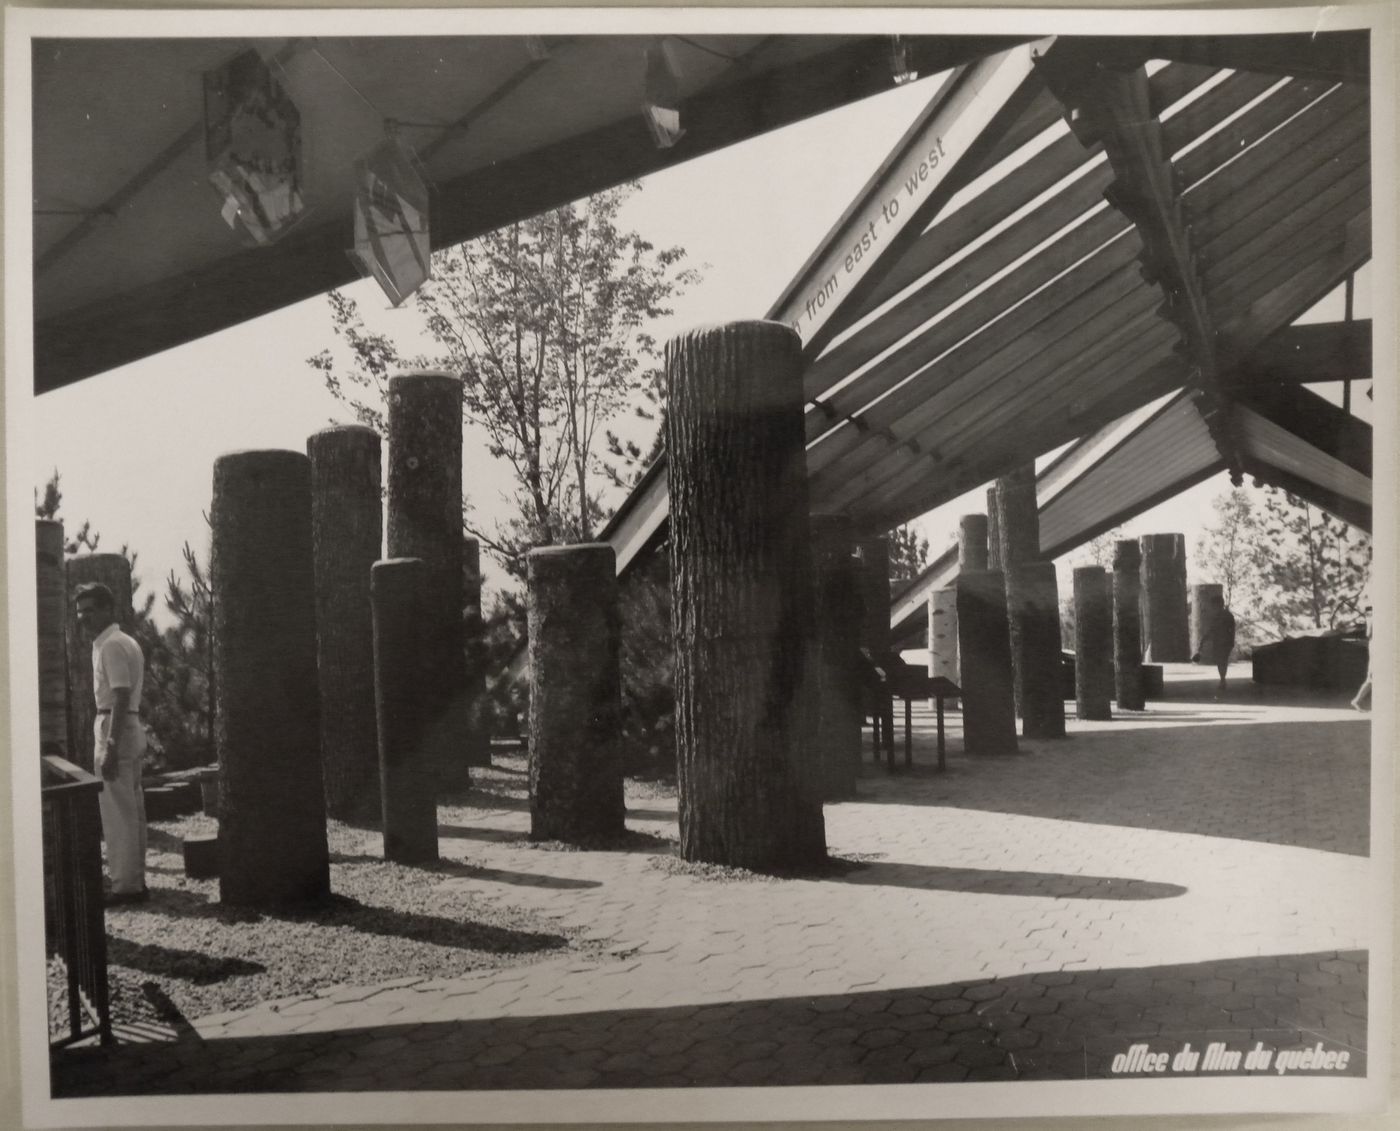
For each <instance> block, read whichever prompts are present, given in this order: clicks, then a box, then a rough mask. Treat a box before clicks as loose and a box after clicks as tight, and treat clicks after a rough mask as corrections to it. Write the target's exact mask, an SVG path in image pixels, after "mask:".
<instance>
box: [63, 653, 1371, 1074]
mask: <svg viewBox="0 0 1400 1131" xmlns="http://www.w3.org/2000/svg"><path fill="white" fill-rule="evenodd" d="M1173 674H1174V675H1176V676H1178V677H1180V678H1181V679H1185V678H1187V677H1190V676H1193V675H1194V674H1195V673H1194V672H1193V671H1192V670H1191V669H1184V670H1183V671H1180V672H1176V673H1173ZM1199 690H1200V688H1199V687H1198V686H1197V685H1196V684H1192V683H1185V682H1180V680H1178V681H1177V682H1174V683H1173V684H1172V685H1171V686H1170V687H1169V694H1175V695H1188V694H1193V693H1196V692H1199ZM1339 700H1340V701H1341V702H1344V697H1339V699H1328V700H1323V701H1322V702H1321V703H1320V704H1298V703H1296V702H1295V703H1293V704H1292V705H1276V704H1269V703H1265V702H1262V701H1260V700H1258V699H1257V698H1256V696H1255V694H1254V692H1253V689H1252V688H1250V687H1249V686H1248V685H1245V686H1243V687H1242V688H1240V689H1239V690H1237V691H1236V692H1234V693H1232V694H1231V695H1229V696H1227V697H1226V699H1225V700H1224V701H1215V700H1212V699H1210V698H1209V697H1208V693H1207V697H1206V698H1204V699H1203V700H1202V701H1192V700H1188V699H1183V698H1170V699H1168V700H1166V701H1165V702H1163V703H1161V704H1155V705H1153V706H1152V709H1151V710H1149V711H1147V712H1144V713H1141V714H1135V715H1132V716H1129V717H1123V718H1119V719H1117V720H1115V721H1114V722H1112V723H1097V724H1082V723H1073V722H1072V723H1071V728H1070V729H1071V733H1072V737H1071V738H1070V739H1067V740H1064V741H1059V742H1038V743H1023V754H1022V755H1020V756H1016V757H1006V758H996V759H969V758H967V757H965V756H963V755H962V754H961V742H960V736H959V735H958V733H957V729H956V716H953V720H954V726H953V728H952V734H951V744H950V754H951V757H950V762H949V771H948V772H947V773H946V774H938V773H936V772H934V770H933V761H934V755H933V752H932V746H933V743H932V733H931V732H932V719H931V714H930V712H928V711H919V712H917V714H916V719H915V724H916V767H915V770H914V772H912V773H901V774H895V775H886V774H885V773H884V771H877V770H874V769H868V771H867V775H866V777H865V778H864V779H863V780H862V782H861V786H860V794H859V798H858V799H857V800H854V801H850V802H842V803H839V804H833V805H829V806H828V807H827V809H826V819H827V838H828V843H829V845H830V848H831V851H832V853H833V855H834V856H835V857H836V858H837V860H836V866H835V867H834V868H833V870H832V872H831V873H830V874H828V875H825V876H822V877H820V878H813V879H783V880H775V879H767V878H735V877H734V876H733V875H732V874H730V875H728V876H716V875H714V874H707V873H706V871H705V870H704V869H694V868H689V867H687V866H685V865H682V864H680V863H679V862H678V861H676V860H675V859H674V858H668V857H663V856H658V855H655V854H654V853H652V852H651V851H649V850H642V851H631V852H546V851H540V850H538V849H535V848H532V847H530V846H529V845H528V844H527V843H526V842H525V839H524V838H525V829H526V827H527V822H528V814H526V813H522V812H520V811H518V810H508V811H507V810H502V811H500V812H497V813H493V814H491V815H489V816H488V817H487V818H485V819H484V820H482V821H480V822H479V823H478V824H477V825H474V826H473V827H471V828H458V829H455V830H447V835H445V836H444V841H443V844H444V851H445V852H447V853H450V854H452V855H454V856H457V857H459V858H461V859H463V860H466V861H467V862H469V863H470V864H471V865H472V866H473V867H474V868H475V869H476V870H475V871H474V872H473V874H470V875H464V876H454V877H452V878H449V879H446V880H445V881H444V886H447V885H453V884H470V885H472V887H473V888H474V890H476V891H477V892H483V891H484V892H491V893H493V894H494V896H495V898H499V899H501V900H506V901H509V903H510V904H511V905H513V906H516V907H521V908H525V909H532V910H534V911H535V912H536V913H538V914H541V915H543V916H545V917H547V918H549V919H552V920H555V921H557V922H558V923H559V924H560V925H561V926H567V927H582V928H585V929H586V932H587V941H588V942H590V943H591V944H593V946H594V950H593V951H592V952H590V953H587V954H582V955H581V954H580V953H574V954H571V955H568V956H565V957H561V958H553V959H549V960H546V961H542V962H538V963H535V964H533V965H528V966H518V967H514V968H511V969H507V970H495V971H490V972H486V973H482V974H480V975H477V976H471V977H465V978H456V979H445V980H437V981H434V980H425V979H402V980H400V981H398V982H390V983H387V984H383V985H379V986H343V987H335V988H332V989H328V990H324V991H321V992H319V993H316V994H312V995H306V996H304V997H300V998H294V999H287V1000H283V1001H279V1002H269V1003H264V1004H262V1005H260V1006H257V1007H255V1008H253V1009H249V1010H243V1011H239V1012H236V1013H231V1014H224V1015H219V1016H213V1017H205V1018H200V1019H197V1020H195V1021H194V1022H193V1026H192V1031H191V1032H188V1033H186V1034H185V1035H184V1036H182V1037H180V1038H179V1039H177V1040H173V1041H169V1042H165V1043H161V1044H146V1045H140V1046H123V1047H119V1048H117V1049H115V1050H105V1051H104V1050H92V1051H87V1050H84V1051H78V1052H73V1053H70V1054H67V1055H65V1056H63V1057H61V1058H60V1059H58V1060H57V1061H56V1062H55V1094H56V1095H94V1094H143V1093H179V1092H226V1091H248V1090H256V1091H288V1090H291V1091H301V1090H307V1091H318V1090H326V1091H330V1090H365V1089H367V1090H382V1089H394V1090H406V1089H455V1088H527V1087H528V1088H551V1087H554V1088H569V1087H595V1086H596V1087H631V1086H682V1085H741V1084H807V1083H877V1082H893V1081H899V1082H915V1081H957V1080H988V1079H1015V1078H1027V1079H1042V1078H1073V1077H1080V1078H1082V1077H1086V1076H1087V1077H1102V1076H1107V1075H1112V1074H1114V1073H1113V1060H1114V1057H1115V1056H1117V1055H1118V1054H1120V1053H1125V1052H1127V1050H1128V1048H1129V1046H1130V1045H1132V1044H1134V1043H1137V1042H1146V1043H1148V1044H1149V1046H1150V1048H1151V1050H1152V1051H1171V1052H1175V1051H1177V1050H1179V1049H1180V1048H1181V1047H1182V1045H1183V1044H1184V1043H1186V1042H1189V1043H1190V1044H1191V1045H1192V1047H1193V1048H1194V1049H1196V1050H1203V1049H1204V1048H1205V1047H1206V1045H1207V1044H1208V1043H1209V1042H1223V1043H1224V1044H1225V1045H1226V1046H1227V1048H1228V1049H1230V1050H1244V1051H1247V1050H1248V1049H1250V1048H1252V1047H1253V1046H1254V1044H1255V1042H1262V1043H1263V1044H1264V1045H1265V1046H1266V1047H1271V1048H1280V1049H1284V1048H1313V1047H1315V1046H1316V1045H1317V1043H1318V1042H1321V1043H1322V1044H1323V1045H1324V1046H1325V1050H1332V1051H1336V1052H1338V1053H1341V1052H1345V1053H1346V1054H1347V1061H1346V1067H1345V1069H1344V1071H1345V1072H1346V1073H1348V1074H1354V1073H1359V1072H1364V1070H1365V1052H1364V1050H1365V1036H1366V1022H1365V1017H1366V961H1367V956H1366V947H1367V942H1368V940H1367V929H1368V920H1367V915H1368V910H1369V902H1368V900H1369V897H1368V891H1369V888H1368V884H1369V882H1370V862H1369V860H1368V858H1367V856H1366V855H1365V854H1366V851H1367V837H1366V829H1367V825H1368V821H1369V808H1368V788H1367V787H1368V774H1369V759H1368V754H1367V750H1368V738H1369V731H1368V728H1367V726H1366V723H1365V720H1364V719H1363V718H1361V717H1358V716H1356V715H1355V714H1354V713H1352V712H1350V711H1347V710H1345V709H1344V708H1340V707H1338V706H1335V705H1334V704H1336V703H1337V702H1338V701H1339ZM628 825H629V827H631V828H633V829H636V830H640V831H645V832H653V833H658V834H663V835H665V834H668V835H671V836H674V835H675V803H674V801H655V802H646V803H644V807H643V806H641V805H635V806H633V807H632V809H631V810H630V811H629V814H628ZM1202 1071H1203V1072H1204V1071H1205V1070H1204V1069H1202ZM1270 1071H1274V1069H1272V1068H1271V1069H1270Z"/></svg>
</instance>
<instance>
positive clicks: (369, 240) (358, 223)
mask: <svg viewBox="0 0 1400 1131" xmlns="http://www.w3.org/2000/svg"><path fill="white" fill-rule="evenodd" d="M354 213H355V246H354V247H353V248H351V249H350V258H351V260H352V261H353V262H354V264H355V266H356V267H357V268H358V269H359V271H360V274H362V275H365V276H373V278H374V280H375V282H377V283H378V284H379V286H380V288H381V289H382V290H383V291H384V293H385V294H386V295H387V296H388V298H389V301H390V302H391V303H393V304H394V305H395V306H398V305H399V304H400V303H401V302H403V300H404V299H406V298H408V297H409V295H411V294H413V292H414V291H416V290H417V289H418V288H419V287H421V286H422V285H423V284H424V283H425V282H427V281H428V279H429V278H431V277H432V244H431V242H430V238H429V228H428V186H427V184H426V183H425V182H424V180H423V177H422V176H421V175H420V173H419V170H418V162H417V161H416V160H415V159H414V157H413V154H412V153H411V152H410V151H409V149H408V148H407V147H406V146H404V145H403V144H402V143H401V142H399V141H398V140H396V139H394V138H389V139H386V140H385V141H384V142H382V143H381V144H380V145H378V146H376V147H375V148H374V149H373V150H371V151H370V153H369V154H368V155H366V156H365V157H363V158H361V159H360V160H359V161H357V162H355V204H354Z"/></svg>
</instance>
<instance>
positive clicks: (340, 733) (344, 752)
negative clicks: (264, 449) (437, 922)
mask: <svg viewBox="0 0 1400 1131" xmlns="http://www.w3.org/2000/svg"><path fill="white" fill-rule="evenodd" d="M306 453H307V455H308V456H309V457H310V459H311V542H312V548H313V551H314V553H315V568H316V668H317V673H318V677H319V680H320V688H321V772H322V775H323V776H324V778H325V786H326V812H327V813H328V814H329V815H330V816H332V817H335V818H337V819H338V820H351V821H358V820H365V819H369V820H372V821H377V820H378V819H379V815H380V804H379V753H378V739H377V738H376V734H375V712H374V696H373V693H372V691H371V689H372V688H373V687H374V625H373V615H372V611H371V608H370V569H371V568H372V567H373V565H374V563H375V562H376V561H377V560H378V559H379V556H380V554H381V553H382V545H383V539H384V519H383V503H382V502H381V497H380V442H379V433H378V432H376V431H374V429H372V428H364V427H361V426H359V425H353V424H351V425H340V426H337V427H334V428H324V429H322V430H321V431H320V432H317V433H315V434H314V435H312V436H311V437H309V438H308V439H307V441H306Z"/></svg>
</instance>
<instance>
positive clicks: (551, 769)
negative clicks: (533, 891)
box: [526, 543, 625, 844]
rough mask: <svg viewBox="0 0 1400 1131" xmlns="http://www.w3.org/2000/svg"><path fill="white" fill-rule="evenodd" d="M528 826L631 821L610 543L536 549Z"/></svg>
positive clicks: (549, 832) (542, 828)
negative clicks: (627, 818) (626, 792)
mask: <svg viewBox="0 0 1400 1131" xmlns="http://www.w3.org/2000/svg"><path fill="white" fill-rule="evenodd" d="M526 569H527V571H528V590H527V600H528V612H529V625H530V642H529V663H530V835H531V836H532V837H534V838H535V839H536V840H562V841H567V842H569V843H571V844H588V843H594V842H598V841H608V840H615V839H617V838H618V837H620V836H621V835H622V834H623V832H624V831H625V825H624V816H623V815H624V811H625V806H624V804H623V798H622V747H621V739H622V674H621V669H620V667H619V660H620V654H621V648H622V619H621V614H620V613H619V611H618V600H617V558H616V555H615V554H614V553H613V549H612V547H611V546H609V545H607V544H606V543H591V544H587V545H582V546H551V547H547V548H545V549H539V550H531V551H530V553H529V555H528V556H527V558H526Z"/></svg>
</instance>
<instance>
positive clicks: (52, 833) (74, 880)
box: [42, 755, 112, 1048]
mask: <svg viewBox="0 0 1400 1131" xmlns="http://www.w3.org/2000/svg"><path fill="white" fill-rule="evenodd" d="M101 792H102V782H101V780H100V779H99V778H97V777H94V776H93V775H92V774H90V773H88V772H87V771H86V770H83V769H81V768H80V767H78V766H75V765H73V763H72V762H69V761H66V760H65V759H63V758H59V757H56V756H54V755H45V756H44V785H43V789H42V793H43V828H44V938H45V943H46V947H47V952H48V955H49V957H50V958H53V957H57V958H59V959H60V960H61V961H62V963H63V965H64V968H65V970H66V972H67V1012H68V1035H67V1036H64V1037H56V1036H53V1035H52V1034H51V1035H50V1040H49V1044H50V1047H53V1048H60V1047H63V1046H66V1045H71V1044H73V1043H74V1042H76V1041H81V1040H84V1039H86V1038H88V1037H92V1036H94V1035H95V1036H96V1037H97V1038H98V1039H99V1040H100V1041H101V1042H102V1043H103V1044H104V1045H105V1044H108V1043H110V1042H111V1040H112V1015H111V1009H110V1006H109V1001H108V994H107V924H106V919H105V917H104V913H103V906H102V846H101V838H102V829H101V818H100V816H99V814H98V808H97V795H98V794H99V793H101Z"/></svg>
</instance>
